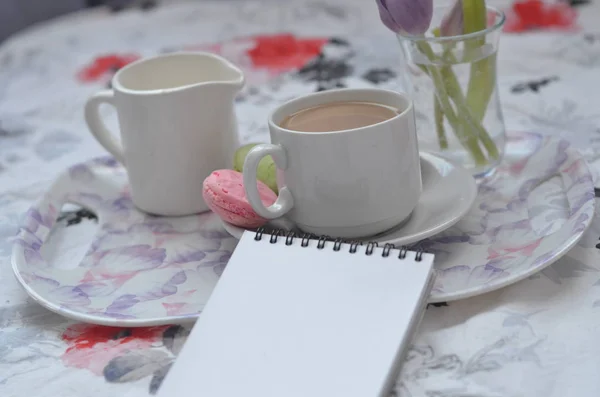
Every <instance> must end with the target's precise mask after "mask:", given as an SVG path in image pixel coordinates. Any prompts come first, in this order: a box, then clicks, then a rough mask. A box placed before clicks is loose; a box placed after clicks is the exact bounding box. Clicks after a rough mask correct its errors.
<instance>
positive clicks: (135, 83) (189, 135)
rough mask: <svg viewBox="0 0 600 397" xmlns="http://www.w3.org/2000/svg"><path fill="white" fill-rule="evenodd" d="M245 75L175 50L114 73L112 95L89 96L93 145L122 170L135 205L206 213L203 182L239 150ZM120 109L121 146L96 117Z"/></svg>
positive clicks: (220, 61) (217, 60)
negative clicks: (237, 102) (237, 103)
mask: <svg viewBox="0 0 600 397" xmlns="http://www.w3.org/2000/svg"><path fill="white" fill-rule="evenodd" d="M243 85H244V76H243V74H242V72H241V71H240V70H239V69H238V68H237V67H235V66H234V65H233V64H231V63H230V62H228V61H227V60H225V59H224V58H221V57H219V56H217V55H213V54H209V53H201V52H191V53H188V52H180V53H172V54H166V55H160V56H157V57H153V58H147V59H142V60H139V61H136V62H134V63H131V64H129V65H127V66H125V67H124V68H122V69H121V70H119V71H118V72H117V73H116V74H115V76H114V77H113V80H112V87H113V89H112V90H108V91H102V92H99V93H97V94H95V95H94V96H92V97H91V98H90V99H89V100H88V102H87V104H86V106H85V119H86V122H87V124H88V127H89V129H90V131H91V132H92V134H93V135H94V136H95V137H96V139H97V140H98V142H100V144H101V145H102V146H104V148H105V149H106V150H107V151H108V152H110V153H111V154H112V155H113V156H114V157H115V159H116V160H117V161H119V162H121V163H122V164H123V165H125V168H127V173H128V176H129V182H130V185H131V196H132V200H133V202H134V204H135V205H136V206H137V207H138V208H139V209H141V210H143V211H146V212H149V213H152V214H157V215H170V216H176V215H189V214H194V213H199V212H204V211H207V210H208V207H207V206H206V204H205V203H204V200H203V199H202V181H203V180H204V178H206V177H207V176H208V175H210V173H211V172H212V171H214V170H216V169H220V168H228V167H229V166H230V163H231V159H232V158H233V155H234V153H235V149H236V148H237V147H238V145H239V142H238V135H237V121H236V117H235V113H234V98H235V95H236V94H237V93H238V91H239V90H240V89H241V88H242V86H243ZM102 103H108V104H110V105H113V106H115V107H116V109H117V113H118V119H119V127H120V135H121V142H122V146H121V144H119V143H118V141H117V140H116V139H115V137H114V135H113V134H111V133H110V131H108V129H107V128H106V126H105V124H104V122H103V121H102V119H101V117H100V114H99V106H100V105H101V104H102Z"/></svg>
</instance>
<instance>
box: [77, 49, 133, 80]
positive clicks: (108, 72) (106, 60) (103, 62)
mask: <svg viewBox="0 0 600 397" xmlns="http://www.w3.org/2000/svg"><path fill="white" fill-rule="evenodd" d="M139 58H140V57H139V55H135V54H123V55H115V54H108V55H103V56H99V57H97V58H95V59H94V61H93V62H92V63H91V64H89V65H87V66H86V67H84V68H83V69H81V70H80V71H79V72H78V73H77V79H78V80H79V81H81V82H83V83H90V82H95V81H98V80H101V79H105V78H106V79H110V78H111V77H112V75H113V74H114V73H115V72H116V71H117V70H119V69H121V68H122V67H124V66H126V65H127V64H130V63H131V62H133V61H136V60H138V59H139Z"/></svg>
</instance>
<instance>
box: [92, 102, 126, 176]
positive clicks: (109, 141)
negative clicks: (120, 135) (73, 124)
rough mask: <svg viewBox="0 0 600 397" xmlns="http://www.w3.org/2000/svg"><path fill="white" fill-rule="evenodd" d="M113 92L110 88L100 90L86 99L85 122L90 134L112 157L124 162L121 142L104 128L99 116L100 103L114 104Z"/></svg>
mask: <svg viewBox="0 0 600 397" xmlns="http://www.w3.org/2000/svg"><path fill="white" fill-rule="evenodd" d="M114 101H115V94H114V92H113V91H112V90H107V91H100V92H98V93H96V94H94V95H92V97H90V98H89V99H88V101H87V102H86V104H85V122H86V123H87V126H88V128H89V130H90V131H91V133H92V135H93V136H94V138H96V140H97V141H98V142H99V143H100V144H101V145H102V146H103V147H104V149H106V150H107V151H108V152H109V153H110V154H112V155H113V156H114V158H115V159H116V160H117V161H118V162H119V163H121V164H125V156H124V154H123V148H122V147H121V144H120V143H119V142H118V141H117V139H115V136H114V135H113V134H112V133H111V132H110V131H109V130H108V128H106V124H105V123H104V121H102V118H101V117H100V105H101V104H103V103H106V104H109V105H112V106H115V102H114Z"/></svg>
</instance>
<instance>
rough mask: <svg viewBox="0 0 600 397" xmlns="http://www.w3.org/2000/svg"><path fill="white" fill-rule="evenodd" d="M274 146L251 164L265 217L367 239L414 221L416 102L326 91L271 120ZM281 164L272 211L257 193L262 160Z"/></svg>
mask: <svg viewBox="0 0 600 397" xmlns="http://www.w3.org/2000/svg"><path fill="white" fill-rule="evenodd" d="M269 131H270V135H271V142H272V143H271V144H261V145H257V146H255V147H254V148H253V149H252V150H251V151H250V152H249V153H248V155H247V157H246V160H245V163H244V187H245V190H246V196H247V197H248V201H249V202H250V204H251V205H252V208H253V209H254V210H255V211H256V212H257V213H258V214H259V215H261V216H262V217H264V218H267V219H276V218H280V217H283V216H285V218H286V219H287V220H290V221H292V222H293V223H294V224H295V225H296V226H297V227H298V228H299V229H301V230H302V231H304V232H308V233H314V234H317V235H328V236H331V237H339V238H361V237H368V236H372V235H375V234H378V233H381V232H384V231H386V230H389V229H391V228H393V227H395V226H397V225H399V224H401V223H402V222H404V221H405V220H407V219H408V217H409V216H410V214H411V213H412V211H413V209H414V208H415V207H416V205H417V203H418V200H419V197H420V195H421V190H422V182H421V168H420V157H419V149H418V143H417V134H416V127H415V116H414V110H413V105H412V101H411V100H410V98H409V97H408V96H406V95H404V94H401V93H398V92H394V91H388V90H381V89H340V90H331V91H323V92H319V93H314V94H310V95H307V96H303V97H300V98H297V99H294V100H291V101H289V102H287V103H285V104H283V105H281V106H279V107H278V108H277V109H275V111H274V112H273V113H272V114H271V115H270V117H269ZM267 155H271V156H272V157H273V160H274V161H275V164H276V165H277V168H278V169H277V185H278V187H279V196H278V198H277V201H276V202H275V203H274V204H273V205H271V206H270V207H265V206H264V205H263V203H262V201H261V200H260V196H259V194H258V189H257V187H256V169H257V166H258V163H259V161H260V160H261V159H262V158H263V157H265V156H267Z"/></svg>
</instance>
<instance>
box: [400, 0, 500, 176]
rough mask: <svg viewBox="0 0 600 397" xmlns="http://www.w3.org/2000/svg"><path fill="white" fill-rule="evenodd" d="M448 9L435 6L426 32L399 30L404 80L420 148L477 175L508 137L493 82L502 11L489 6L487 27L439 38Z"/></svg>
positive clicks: (489, 167) (495, 160)
mask: <svg viewBox="0 0 600 397" xmlns="http://www.w3.org/2000/svg"><path fill="white" fill-rule="evenodd" d="M484 11H485V10H484ZM447 13H448V10H447V7H443V6H442V7H436V8H435V9H434V18H433V22H432V24H431V26H432V30H431V32H428V33H426V34H425V35H418V36H410V35H403V34H398V39H399V41H400V44H401V45H402V49H403V54H404V57H403V63H404V64H403V65H402V68H403V70H404V71H405V73H404V74H403V77H404V81H403V84H404V85H405V87H406V88H407V90H408V92H409V93H410V94H411V95H412V97H413V101H414V105H415V111H416V115H417V131H418V137H419V145H420V149H421V150H424V151H429V152H433V153H434V154H437V155H439V156H442V157H444V158H446V159H448V160H450V161H452V162H453V163H455V164H458V165H460V166H463V167H464V168H467V169H469V170H470V171H471V173H472V174H473V175H474V176H475V177H476V178H481V177H485V176H488V175H490V174H491V173H492V172H493V170H494V169H495V167H496V166H497V165H498V164H499V163H500V161H501V160H502V156H503V153H504V147H505V140H506V138H505V130H504V119H503V116H502V110H501V106H500V101H499V97H498V90H497V81H496V80H497V70H496V69H497V68H496V54H497V51H498V41H499V36H500V31H501V27H502V24H503V23H504V15H503V14H502V13H501V12H499V11H498V10H495V9H493V8H491V7H487V17H488V27H487V28H486V29H483V30H480V31H475V32H471V33H467V34H462V35H456V36H443V37H439V30H438V31H436V28H435V27H436V26H440V24H441V22H440V21H441V20H442V17H443V16H444V15H447ZM482 15H483V17H484V18H485V15H486V14H485V13H484V14H482ZM484 22H485V21H484Z"/></svg>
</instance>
